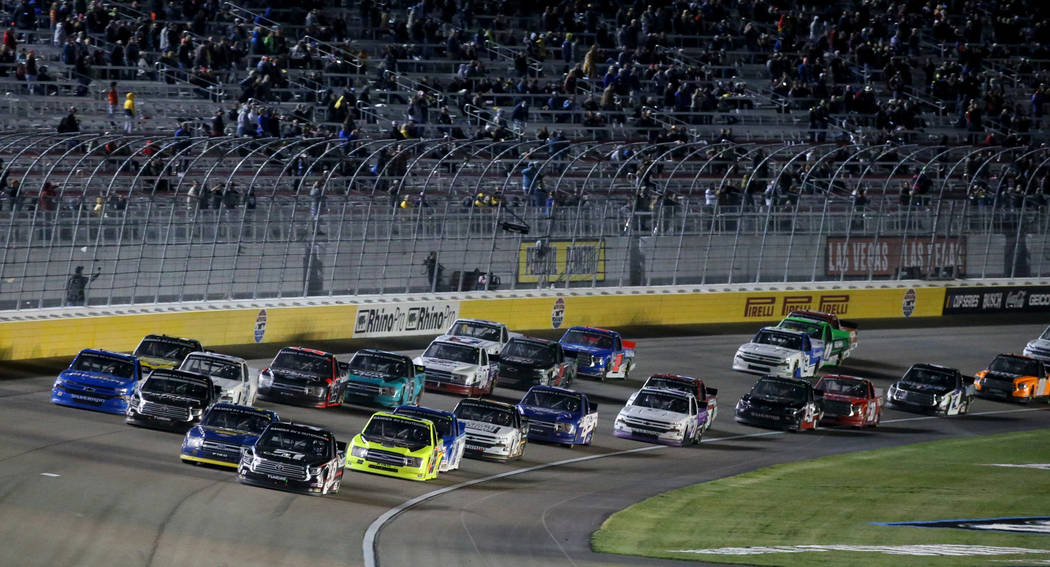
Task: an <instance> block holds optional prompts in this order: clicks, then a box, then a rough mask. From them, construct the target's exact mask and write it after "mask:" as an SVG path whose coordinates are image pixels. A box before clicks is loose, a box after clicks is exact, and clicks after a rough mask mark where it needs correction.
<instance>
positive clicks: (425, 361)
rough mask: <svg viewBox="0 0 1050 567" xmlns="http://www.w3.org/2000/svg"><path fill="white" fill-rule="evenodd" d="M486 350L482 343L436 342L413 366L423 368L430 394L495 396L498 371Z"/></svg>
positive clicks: (467, 339)
mask: <svg viewBox="0 0 1050 567" xmlns="http://www.w3.org/2000/svg"><path fill="white" fill-rule="evenodd" d="M486 348H487V347H486V341H483V340H481V339H474V338H470V337H449V338H447V339H441V338H437V339H434V341H433V342H431V343H430V346H428V347H427V350H425V351H423V354H422V355H421V356H418V357H416V359H415V360H414V361H413V362H414V363H415V364H416V365H417V366H420V367H422V368H423V371H424V374H425V378H426V388H427V389H428V390H434V391H437V392H448V393H452V394H460V395H463V396H481V395H484V394H491V393H492V389H493V388H495V387H496V372H497V371H498V369H499V367H498V364H497V362H496V361H495V360H493V359H492V357H490V356H489V352H488V350H486Z"/></svg>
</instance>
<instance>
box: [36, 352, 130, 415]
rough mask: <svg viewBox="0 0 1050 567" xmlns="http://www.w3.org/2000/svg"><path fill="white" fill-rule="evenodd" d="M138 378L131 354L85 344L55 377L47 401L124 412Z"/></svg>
mask: <svg viewBox="0 0 1050 567" xmlns="http://www.w3.org/2000/svg"><path fill="white" fill-rule="evenodd" d="M141 379H142V367H141V366H140V365H139V360H138V359H137V358H135V357H134V356H131V355H129V354H123V353H118V352H109V351H105V350H96V349H90V348H86V349H84V350H82V351H80V353H79V354H77V356H76V357H75V358H74V359H73V361H72V362H70V363H69V368H66V369H65V370H63V371H62V372H61V373H59V375H58V377H57V378H55V383H54V385H53V386H52V387H51V403H53V404H59V405H63V406H71V407H75V408H81V409H89V410H95V411H104V412H106V413H115V414H119V415H124V414H125V413H127V411H128V399H129V397H130V395H131V392H132V391H134V389H135V385H136V384H138V383H139V380H141Z"/></svg>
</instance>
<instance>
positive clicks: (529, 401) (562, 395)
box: [521, 390, 582, 413]
mask: <svg viewBox="0 0 1050 567" xmlns="http://www.w3.org/2000/svg"><path fill="white" fill-rule="evenodd" d="M581 399H582V396H580V395H579V394H569V393H566V392H552V391H549V390H529V393H527V394H525V397H524V398H522V399H521V405H523V406H534V407H541V408H549V409H556V410H564V411H568V412H572V413H576V412H577V411H580V400H581Z"/></svg>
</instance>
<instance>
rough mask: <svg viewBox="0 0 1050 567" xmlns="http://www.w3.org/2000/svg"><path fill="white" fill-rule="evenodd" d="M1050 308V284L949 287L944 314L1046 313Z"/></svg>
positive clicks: (945, 298) (946, 293) (945, 295)
mask: <svg viewBox="0 0 1050 567" xmlns="http://www.w3.org/2000/svg"><path fill="white" fill-rule="evenodd" d="M1047 311H1050V286H1032V287H1007V286H1002V287H950V288H948V289H947V290H946V291H945V294H944V314H945V315H959V314H964V313H1044V312H1047Z"/></svg>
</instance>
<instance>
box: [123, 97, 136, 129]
mask: <svg viewBox="0 0 1050 567" xmlns="http://www.w3.org/2000/svg"><path fill="white" fill-rule="evenodd" d="M134 122H135V93H132V92H129V93H128V94H126V95H125V96H124V133H125V134H130V133H131V127H132V124H133V123H134Z"/></svg>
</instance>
